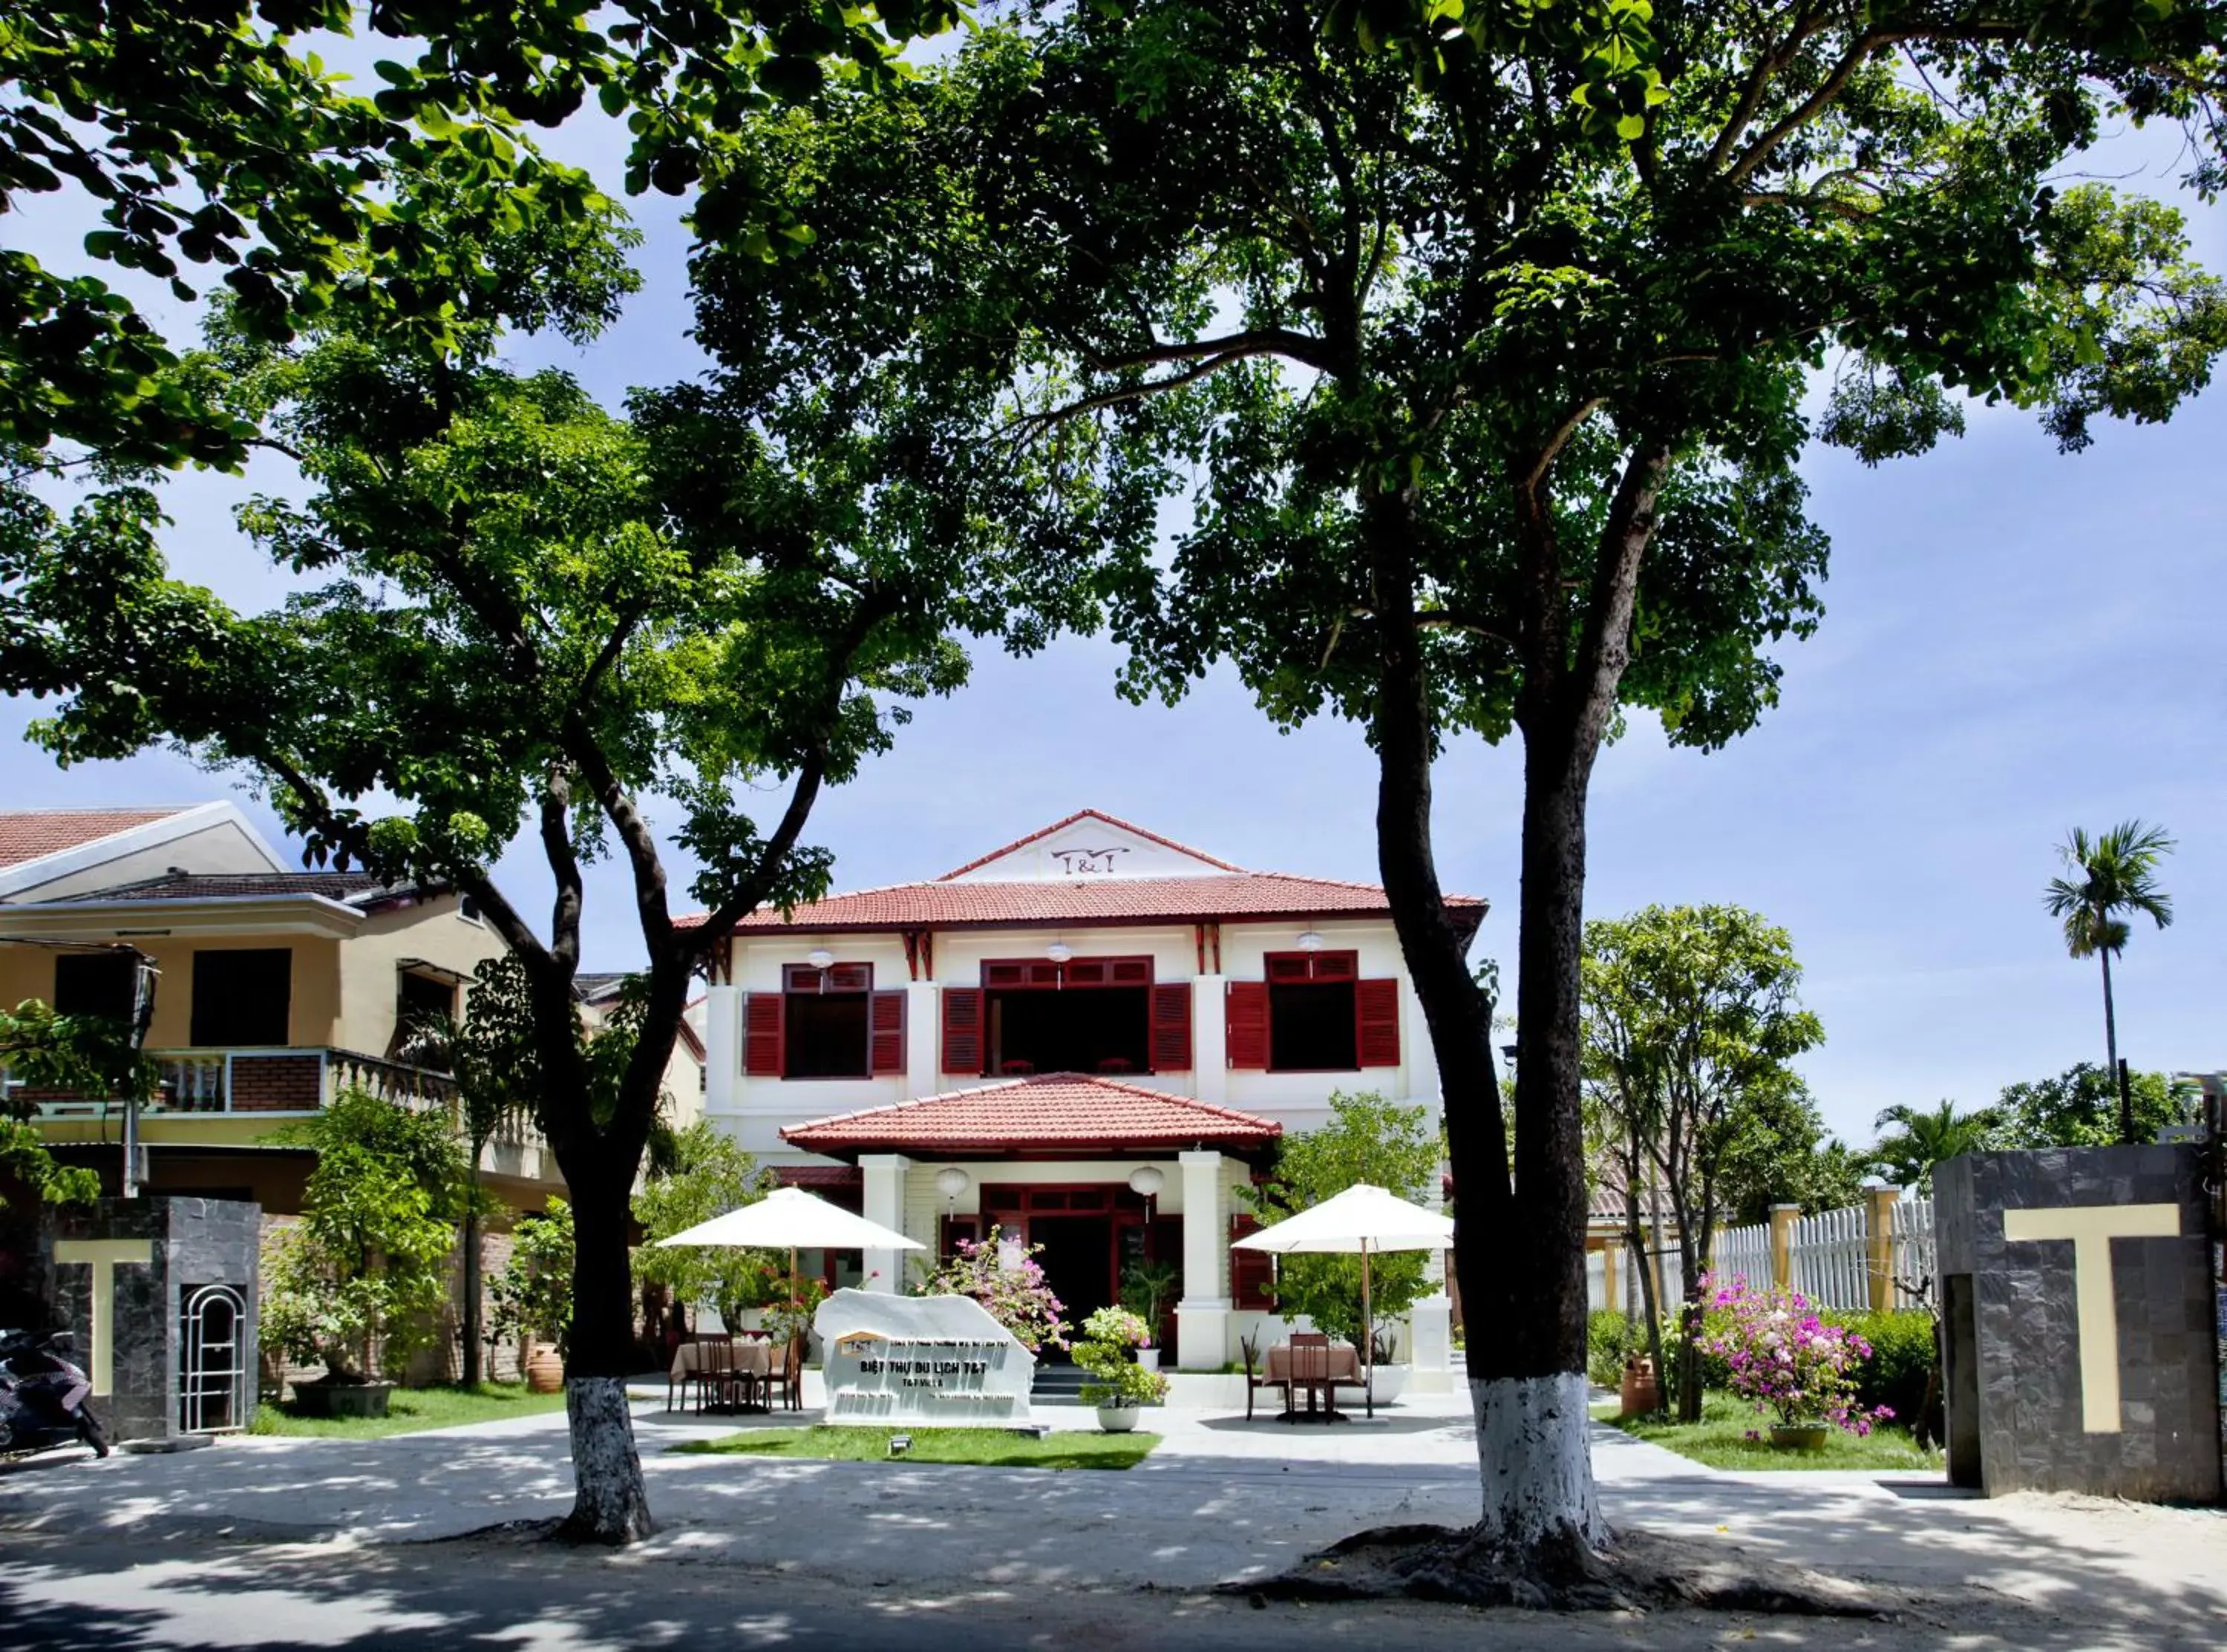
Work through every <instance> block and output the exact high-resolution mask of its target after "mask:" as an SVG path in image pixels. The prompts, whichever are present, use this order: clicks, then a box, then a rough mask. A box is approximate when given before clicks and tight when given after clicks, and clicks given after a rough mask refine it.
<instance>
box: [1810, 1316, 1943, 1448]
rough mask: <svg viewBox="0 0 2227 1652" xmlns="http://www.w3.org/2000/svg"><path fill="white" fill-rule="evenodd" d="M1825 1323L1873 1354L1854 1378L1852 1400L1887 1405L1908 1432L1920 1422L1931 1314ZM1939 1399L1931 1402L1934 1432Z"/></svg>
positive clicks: (1931, 1349)
mask: <svg viewBox="0 0 2227 1652" xmlns="http://www.w3.org/2000/svg"><path fill="white" fill-rule="evenodd" d="M1820 1317H1822V1318H1823V1319H1824V1320H1825V1321H1826V1322H1827V1323H1828V1324H1835V1325H1844V1326H1846V1327H1847V1329H1848V1330H1852V1331H1854V1332H1855V1334H1856V1335H1857V1336H1860V1337H1862V1338H1863V1339H1864V1340H1865V1341H1866V1342H1867V1343H1870V1344H1871V1345H1872V1356H1871V1358H1869V1359H1867V1360H1866V1361H1865V1362H1864V1363H1863V1366H1862V1368H1860V1370H1859V1371H1858V1372H1857V1374H1856V1399H1857V1401H1858V1403H1859V1404H1861V1405H1865V1406H1887V1407H1888V1408H1889V1409H1891V1410H1892V1412H1893V1413H1894V1420H1895V1421H1896V1422H1898V1423H1899V1424H1901V1425H1902V1426H1904V1427H1905V1428H1907V1427H1909V1426H1911V1425H1912V1424H1914V1423H1915V1422H1916V1421H1917V1420H1918V1407H1919V1406H1922V1405H1924V1402H1925V1380H1926V1377H1927V1375H1929V1374H1930V1372H1931V1371H1932V1369H1933V1362H1934V1360H1935V1359H1936V1358H1937V1353H1936V1349H1935V1343H1934V1338H1933V1316H1932V1315H1931V1314H1929V1313H1923V1312H1912V1311H1903V1312H1899V1313H1883V1314H1875V1313H1838V1312H1828V1313H1826V1314H1823V1315H1822V1316H1820ZM1940 1403H1941V1402H1940V1397H1939V1396H1938V1394H1937V1395H1936V1396H1935V1398H1934V1415H1935V1419H1936V1420H1935V1424H1934V1427H1935V1431H1936V1432H1938V1429H1939V1426H1940V1425H1939V1421H1938V1419H1939V1415H1940V1410H1939V1407H1940Z"/></svg>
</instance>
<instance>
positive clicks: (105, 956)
mask: <svg viewBox="0 0 2227 1652" xmlns="http://www.w3.org/2000/svg"><path fill="white" fill-rule="evenodd" d="M138 991H139V971H138V960H137V959H136V958H134V957H133V956H132V955H131V954H130V953H128V952H78V953H68V952H66V953H62V954H58V955H57V956H56V957H55V959H54V1013H55V1014H56V1015H86V1016H96V1015H97V1016H106V1017H108V1018H109V1019H110V1020H112V1021H124V1022H129V1021H130V1020H131V1011H132V1009H133V1007H134V1005H136V1003H137V995H138Z"/></svg>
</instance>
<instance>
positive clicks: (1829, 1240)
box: [1790, 1205, 1872, 1310]
mask: <svg viewBox="0 0 2227 1652" xmlns="http://www.w3.org/2000/svg"><path fill="white" fill-rule="evenodd" d="M1864 1218H1865V1213H1864V1210H1863V1208H1862V1207H1861V1206H1860V1205H1858V1206H1852V1207H1851V1208H1849V1209H1846V1210H1821V1211H1819V1212H1818V1213H1817V1214H1816V1215H1814V1216H1803V1218H1802V1219H1801V1220H1800V1221H1796V1223H1795V1224H1794V1241H1793V1244H1792V1245H1791V1247H1790V1260H1792V1262H1793V1264H1794V1268H1793V1272H1794V1281H1793V1283H1794V1289H1795V1290H1796V1292H1799V1293H1800V1294H1801V1295H1803V1296H1805V1297H1807V1298H1809V1300H1810V1301H1811V1302H1813V1303H1815V1304H1817V1305H1818V1306H1819V1307H1822V1308H1848V1309H1856V1310H1861V1309H1865V1308H1868V1307H1870V1306H1871V1305H1872V1289H1871V1266H1870V1258H1869V1256H1868V1254H1867V1253H1866V1245H1865V1232H1864V1230H1865V1228H1866V1226H1867V1224H1866V1221H1865V1219H1864Z"/></svg>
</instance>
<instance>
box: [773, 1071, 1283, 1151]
mask: <svg viewBox="0 0 2227 1652" xmlns="http://www.w3.org/2000/svg"><path fill="white" fill-rule="evenodd" d="M1283 1133H1284V1126H1282V1125H1280V1124H1279V1123H1277V1122H1276V1121H1275V1120H1274V1119H1263V1118H1261V1117H1260V1116H1259V1115H1258V1114H1256V1113H1240V1112H1238V1111H1237V1110H1236V1109H1235V1108H1234V1107H1216V1106H1214V1105H1213V1104H1212V1103H1210V1102H1206V1101H1194V1100H1191V1099H1190V1097H1188V1096H1181V1095H1170V1094H1166V1093H1165V1091H1161V1090H1152V1089H1147V1088H1145V1087H1144V1086H1143V1085H1141V1084H1126V1083H1123V1082H1122V1081H1120V1080H1119V1079H1110V1078H1098V1077H1095V1076H1093V1075H1089V1074H1085V1073H1041V1074H1037V1075H1034V1076H1032V1077H1029V1078H1017V1079H1007V1080H1005V1081H1001V1082H999V1083H996V1084H985V1085H982V1086H980V1087H979V1088H975V1089H971V1090H955V1091H953V1092H952V1093H950V1094H947V1095H924V1096H921V1097H919V1098H917V1099H916V1100H910V1101H900V1102H898V1103H897V1104H896V1105H895V1106H893V1107H869V1108H866V1109H865V1110H864V1111H862V1112H858V1113H837V1114H835V1115H833V1117H830V1118H826V1119H812V1120H810V1121H808V1122H807V1123H804V1124H799V1125H788V1126H784V1127H783V1128H782V1132H781V1134H782V1140H784V1141H786V1142H788V1144H789V1145H791V1146H793V1147H801V1148H803V1149H804V1150H805V1151H807V1152H814V1153H825V1154H826V1155H828V1156H829V1157H830V1158H855V1157H856V1156H857V1155H858V1154H860V1153H909V1154H917V1155H920V1156H922V1157H934V1158H950V1157H952V1156H953V1155H954V1154H959V1153H979V1154H992V1155H1000V1156H1003V1155H1013V1154H1026V1153H1045V1152H1066V1153H1075V1152H1087V1153H1121V1152H1157V1153H1168V1152H1177V1151H1183V1150H1184V1149H1186V1148H1193V1147H1222V1148H1232V1149H1235V1150H1237V1151H1247V1150H1258V1149H1260V1148H1263V1147H1266V1146H1267V1145H1269V1144H1271V1143H1272V1142H1273V1141H1274V1140H1275V1139H1277V1138H1278V1137H1279V1136H1281V1135H1282V1134H1283Z"/></svg>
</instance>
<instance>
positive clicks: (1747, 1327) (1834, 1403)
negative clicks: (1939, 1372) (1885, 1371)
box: [1700, 1278, 1894, 1434]
mask: <svg viewBox="0 0 2227 1652" xmlns="http://www.w3.org/2000/svg"><path fill="white" fill-rule="evenodd" d="M1701 1284H1702V1291H1703V1300H1704V1301H1706V1302H1707V1304H1708V1307H1709V1315H1708V1318H1707V1322H1706V1329H1705V1330H1703V1331H1702V1333H1701V1338H1700V1346H1701V1351H1702V1353H1704V1354H1707V1355H1712V1356H1713V1357H1714V1358H1716V1359H1719V1360H1721V1361H1723V1362H1724V1364H1725V1368H1726V1370H1727V1371H1728V1372H1729V1373H1730V1379H1731V1387H1732V1392H1733V1393H1734V1394H1738V1395H1739V1396H1740V1397H1741V1398H1742V1399H1744V1400H1753V1401H1754V1402H1755V1408H1756V1409H1757V1410H1758V1412H1775V1413H1777V1417H1778V1420H1779V1421H1780V1422H1782V1423H1816V1422H1825V1423H1830V1424H1832V1425H1833V1426H1835V1427H1836V1428H1842V1429H1846V1430H1847V1432H1849V1433H1851V1434H1868V1433H1870V1432H1872V1427H1873V1425H1874V1424H1876V1423H1882V1422H1886V1421H1887V1420H1888V1419H1891V1418H1892V1416H1893V1415H1894V1413H1893V1412H1892V1411H1891V1410H1889V1409H1888V1408H1887V1407H1886V1406H1874V1407H1872V1408H1869V1409H1866V1407H1864V1406H1860V1405H1858V1404H1857V1403H1856V1375H1857V1368H1858V1367H1860V1365H1861V1364H1862V1363H1863V1362H1865V1361H1866V1360H1867V1359H1869V1358H1870V1357H1871V1354H1872V1349H1871V1344H1870V1343H1867V1342H1866V1341H1865V1340H1864V1339H1863V1338H1862V1337H1861V1336H1858V1335H1856V1333H1855V1332H1854V1331H1852V1330H1847V1329H1846V1328H1845V1327H1843V1326H1840V1325H1828V1324H1826V1323H1825V1321H1824V1320H1823V1319H1822V1318H1821V1317H1818V1314H1817V1311H1816V1310H1815V1309H1814V1308H1812V1307H1811V1306H1810V1305H1809V1300H1808V1298H1804V1297H1802V1296H1799V1295H1797V1294H1796V1293H1795V1292H1791V1291H1777V1290H1772V1291H1755V1290H1751V1289H1750V1288H1749V1287H1748V1283H1747V1281H1746V1280H1745V1279H1739V1278H1735V1279H1733V1280H1732V1283H1731V1284H1730V1285H1723V1286H1720V1285H1717V1284H1716V1282H1715V1281H1714V1280H1713V1279H1703V1280H1702V1282H1701Z"/></svg>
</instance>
